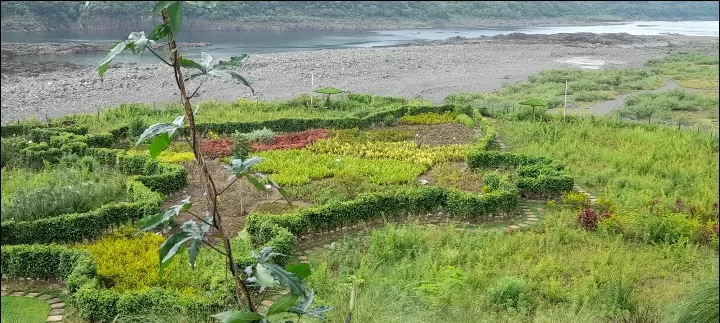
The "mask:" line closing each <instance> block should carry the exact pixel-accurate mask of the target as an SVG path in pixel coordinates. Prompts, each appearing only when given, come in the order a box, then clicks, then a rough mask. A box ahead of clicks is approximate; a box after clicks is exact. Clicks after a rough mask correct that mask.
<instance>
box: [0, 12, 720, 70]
mask: <svg viewBox="0 0 720 323" xmlns="http://www.w3.org/2000/svg"><path fill="white" fill-rule="evenodd" d="M719 26H720V23H719V22H718V21H675V22H672V21H638V22H629V23H613V24H605V25H595V26H564V27H497V28H491V27H488V28H457V29H402V30H377V31H295V32H257V31H253V32H249V31H183V32H182V33H181V34H180V37H179V40H180V41H186V42H207V43H212V46H209V47H204V48H189V49H185V50H184V53H185V54H186V55H187V56H189V57H195V56H198V55H199V54H200V52H201V51H204V52H209V53H211V54H212V55H213V56H216V57H222V56H230V55H236V54H238V53H248V54H260V53H279V52H292V51H304V50H319V49H338V48H367V47H378V46H394V45H399V44H407V43H422V42H431V41H437V40H444V39H448V38H451V37H456V36H461V37H480V36H495V35H501V34H509V33H526V34H557V33H577V32H592V33H628V34H631V35H662V34H680V35H687V36H709V37H718V30H719V29H720V28H719ZM0 35H1V38H2V39H1V42H2V43H6V42H18V43H46V42H47V43H50V42H52V43H67V42H99V41H119V40H121V39H122V38H123V36H126V35H127V32H123V31H50V32H3V33H2V34H0ZM102 56H103V53H102V52H93V53H81V54H73V55H65V56H51V57H42V56H33V57H24V59H39V60H47V59H52V60H63V61H72V62H76V63H95V62H97V61H98V60H100V59H101V58H102ZM116 61H125V62H140V59H139V58H137V57H133V56H132V55H130V54H123V55H121V56H119V57H118V58H117V59H116ZM143 61H146V62H147V61H152V60H149V59H144V60H143Z"/></svg>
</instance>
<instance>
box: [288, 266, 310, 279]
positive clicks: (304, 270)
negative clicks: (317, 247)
mask: <svg viewBox="0 0 720 323" xmlns="http://www.w3.org/2000/svg"><path fill="white" fill-rule="evenodd" d="M285 270H287V271H288V272H291V273H293V274H295V276H297V278H300V279H305V278H307V277H308V276H310V264H303V263H297V264H288V265H287V266H285Z"/></svg>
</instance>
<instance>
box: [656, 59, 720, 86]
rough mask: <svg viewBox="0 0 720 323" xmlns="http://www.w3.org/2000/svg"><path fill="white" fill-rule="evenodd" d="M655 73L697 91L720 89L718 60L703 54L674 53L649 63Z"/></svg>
mask: <svg viewBox="0 0 720 323" xmlns="http://www.w3.org/2000/svg"><path fill="white" fill-rule="evenodd" d="M647 65H648V66H650V67H651V68H652V71H653V72H654V73H657V74H659V75H662V76H665V77H668V78H671V79H674V80H676V81H678V83H680V85H682V86H684V87H688V88H695V89H708V90H716V91H717V89H718V58H717V56H710V55H704V54H701V53H674V54H670V55H668V56H667V57H665V58H663V59H659V60H650V61H648V63H647Z"/></svg>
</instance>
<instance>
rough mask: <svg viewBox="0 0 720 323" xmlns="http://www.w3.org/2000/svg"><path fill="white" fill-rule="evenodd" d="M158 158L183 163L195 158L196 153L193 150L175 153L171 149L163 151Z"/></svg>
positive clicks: (163, 160) (162, 160)
mask: <svg viewBox="0 0 720 323" xmlns="http://www.w3.org/2000/svg"><path fill="white" fill-rule="evenodd" d="M157 159H158V160H159V161H161V162H165V163H182V162H188V161H192V160H195V154H194V153H191V152H190V153H188V152H184V153H174V152H170V151H163V152H162V153H160V155H159V156H158V157H157Z"/></svg>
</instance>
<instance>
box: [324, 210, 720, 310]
mask: <svg viewBox="0 0 720 323" xmlns="http://www.w3.org/2000/svg"><path fill="white" fill-rule="evenodd" d="M369 240H370V241H369V242H368V245H367V246H364V245H358V244H355V243H352V242H349V241H348V242H346V243H341V244H340V246H339V247H338V248H336V249H334V250H331V251H329V252H328V254H327V255H326V256H325V261H326V263H322V264H320V265H318V269H317V271H316V272H315V273H314V274H313V276H311V282H312V283H313V285H314V286H316V288H317V290H318V295H322V301H325V302H328V303H330V304H332V305H333V306H335V307H336V311H333V312H332V313H330V314H329V320H331V321H341V320H342V317H343V313H347V312H348V311H349V310H350V309H349V307H348V304H349V297H350V296H349V293H348V290H349V286H351V285H352V283H353V282H355V284H356V286H357V288H356V290H357V291H358V292H357V295H356V296H355V302H354V312H353V320H357V321H359V322H441V321H442V322H496V321H499V320H502V321H503V322H527V321H528V320H529V321H532V322H556V321H558V320H564V321H568V322H606V321H607V320H609V319H611V318H616V319H617V317H622V316H629V315H630V314H634V315H636V316H637V315H638V313H642V312H643V311H644V310H645V309H648V308H651V309H656V311H654V312H651V313H652V314H659V315H662V314H664V313H668V314H667V316H666V317H672V316H673V314H674V307H673V304H675V303H676V302H677V300H679V299H684V298H685V297H686V296H685V293H686V286H687V284H688V283H689V282H694V281H699V280H702V281H707V280H708V279H711V278H712V276H713V273H715V274H717V268H718V260H717V256H716V255H714V254H713V253H712V252H711V251H709V250H706V249H697V248H696V247H693V246H688V245H683V244H676V245H664V246H662V247H660V246H652V245H646V244H636V243H628V242H626V241H623V240H622V239H619V237H615V236H603V235H599V234H594V233H588V232H586V231H584V230H582V229H580V228H579V226H578V224H577V222H576V219H575V215H574V214H573V213H571V212H569V211H565V210H562V209H557V210H553V211H551V212H550V213H549V214H548V215H546V217H545V224H544V230H543V231H542V232H539V231H537V232H534V231H533V232H522V233H518V234H512V235H507V234H496V233H493V231H486V232H485V231H479V232H473V233H464V234H463V233H458V232H457V231H455V230H454V228H452V227H445V228H435V229H428V228H424V227H419V226H412V225H411V226H407V227H388V228H385V229H381V230H377V231H374V232H373V233H372V236H371V237H370V238H369ZM708 290H709V289H708ZM378 300H392V301H383V302H379V301H378ZM708 309H710V307H709V306H708ZM698 322H699V321H698ZM708 322H711V321H708Z"/></svg>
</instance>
